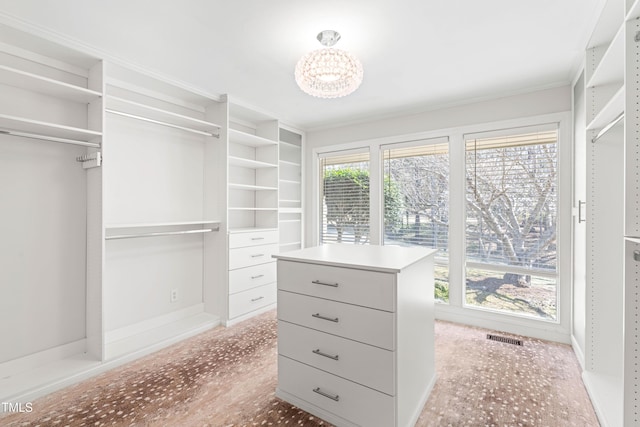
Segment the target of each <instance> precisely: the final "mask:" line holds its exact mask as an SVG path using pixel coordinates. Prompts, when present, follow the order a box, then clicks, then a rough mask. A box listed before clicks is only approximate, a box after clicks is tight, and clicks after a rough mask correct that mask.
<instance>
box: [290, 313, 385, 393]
mask: <svg viewBox="0 0 640 427" xmlns="http://www.w3.org/2000/svg"><path fill="white" fill-rule="evenodd" d="M278 353H279V354H281V355H283V356H287V357H288V358H290V359H294V360H297V361H298V362H302V363H304V364H307V365H310V366H313V367H316V368H318V369H322V370H323V371H327V372H330V373H332V374H335V375H338V376H340V377H342V378H346V379H348V380H351V381H354V382H356V383H358V384H362V385H365V386H367V387H371V388H373V389H376V390H378V391H381V392H383V393H386V394H388V395H391V396H393V395H394V394H395V392H394V381H393V373H394V364H393V355H394V353H393V352H391V351H389V350H384V349H381V348H378V347H373V346H371V345H367V344H362V343H359V342H357V341H352V340H348V339H346V338H341V337H337V336H335V335H331V334H326V333H324V332H320V331H316V330H314V329H309V328H305V327H302V326H298V325H294V324H293V323H289V322H284V321H282V320H281V321H279V322H278Z"/></svg>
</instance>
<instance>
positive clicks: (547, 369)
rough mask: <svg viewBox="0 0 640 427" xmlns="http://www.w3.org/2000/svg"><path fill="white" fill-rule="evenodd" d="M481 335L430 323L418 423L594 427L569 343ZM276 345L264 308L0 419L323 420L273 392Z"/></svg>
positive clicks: (55, 422) (31, 422)
mask: <svg viewBox="0 0 640 427" xmlns="http://www.w3.org/2000/svg"><path fill="white" fill-rule="evenodd" d="M486 334H487V331H486V330H482V329H477V328H471V327H466V326H460V325H456V324H453V323H447V322H436V368H437V371H438V381H437V383H436V386H435V388H434V390H433V391H432V393H431V396H430V398H429V400H428V402H427V404H426V405H425V407H424V410H423V411H422V414H421V416H420V419H419V420H418V423H417V424H416V425H417V426H421V427H426V426H540V427H555V426H558V427H560V426H562V427H565V426H580V427H584V426H598V422H597V420H596V417H595V414H594V412H593V408H592V406H591V403H590V402H589V399H588V397H587V393H586V391H585V389H584V386H583V384H582V382H581V380H580V371H579V366H578V363H577V361H576V359H575V356H574V355H573V352H572V350H571V348H570V347H569V346H566V345H561V344H556V343H549V342H544V341H540V340H536V339H530V338H524V337H516V338H518V339H522V340H523V341H524V345H523V346H522V347H520V346H515V345H512V344H506V343H502V342H495V341H490V340H487V339H486ZM500 335H502V336H510V335H507V334H500ZM276 344H277V343H276V314H275V311H271V312H268V313H265V314H263V315H260V316H257V317H256V318H254V319H251V320H249V321H246V322H243V323H241V324H238V325H235V326H232V327H230V328H216V329H213V330H211V331H207V332H205V333H202V334H200V335H198V336H196V337H193V338H190V339H188V340H185V341H183V342H181V343H179V344H176V345H174V346H172V347H169V348H166V349H164V350H161V351H159V352H157V353H154V354H152V355H150V356H147V357H145V358H142V359H139V360H137V361H135V362H132V363H130V364H127V365H124V366H122V367H119V368H116V369H113V370H111V371H109V372H106V373H104V374H101V375H99V376H96V377H94V378H91V379H89V380H86V381H84V382H82V383H79V384H76V385H73V386H70V387H67V388H65V389H63V390H60V391H57V392H55V393H52V394H50V395H48V396H45V397H43V398H41V399H39V400H36V401H34V402H32V405H33V411H32V412H30V413H21V414H19V413H14V414H8V415H7V414H4V416H2V417H1V418H0V425H2V426H6V427H16V426H29V427H35V426H43V427H44V426H56V427H58V426H200V427H201V426H213V427H230V426H234V427H235V426H273V425H286V426H309V427H315V426H329V424H327V423H326V422H323V421H322V420H319V419H318V418H315V417H313V416H311V415H309V414H307V413H305V412H303V411H301V410H299V409H297V408H295V407H293V406H291V405H289V404H287V403H285V402H282V401H280V400H279V399H277V398H276V397H275V396H274V390H275V387H276V368H277V367H276V353H277V347H276ZM365 427H366V426H365Z"/></svg>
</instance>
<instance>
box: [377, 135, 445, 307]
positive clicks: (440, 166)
mask: <svg viewBox="0 0 640 427" xmlns="http://www.w3.org/2000/svg"><path fill="white" fill-rule="evenodd" d="M383 158H384V183H383V193H384V194H383V195H384V234H383V241H384V244H385V245H402V246H413V245H415V246H424V247H427V248H433V249H438V253H437V255H436V266H435V297H436V300H437V301H439V302H448V301H449V271H448V254H449V146H448V142H442V139H440V140H439V142H432V143H429V141H423V142H422V144H421V145H412V146H408V147H407V146H405V147H402V148H393V146H389V148H388V149H385V150H384V151H383Z"/></svg>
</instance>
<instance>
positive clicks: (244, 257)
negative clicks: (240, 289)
mask: <svg viewBox="0 0 640 427" xmlns="http://www.w3.org/2000/svg"><path fill="white" fill-rule="evenodd" d="M276 253H278V245H277V244H271V245H260V246H249V247H246V248H236V249H229V270H234V269H236V268H243V267H251V266H252V265H258V264H265V263H267V262H272V261H273V258H271V255H273V254H276Z"/></svg>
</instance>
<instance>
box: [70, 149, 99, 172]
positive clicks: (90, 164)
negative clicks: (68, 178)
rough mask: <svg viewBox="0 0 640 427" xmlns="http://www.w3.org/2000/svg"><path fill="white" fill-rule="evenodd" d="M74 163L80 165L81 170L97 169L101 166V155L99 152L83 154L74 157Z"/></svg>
mask: <svg viewBox="0 0 640 427" xmlns="http://www.w3.org/2000/svg"><path fill="white" fill-rule="evenodd" d="M76 162H80V163H82V168H83V169H89V168H97V167H100V166H102V154H101V153H100V151H96V152H95V153H89V154H83V155H82V156H78V157H76Z"/></svg>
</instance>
